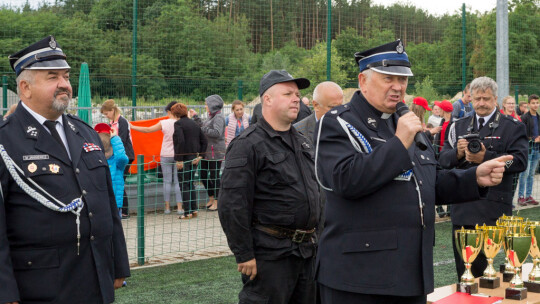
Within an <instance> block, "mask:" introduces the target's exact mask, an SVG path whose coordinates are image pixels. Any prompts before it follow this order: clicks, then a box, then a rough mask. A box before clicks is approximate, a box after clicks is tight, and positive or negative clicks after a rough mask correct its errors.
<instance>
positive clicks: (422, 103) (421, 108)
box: [410, 96, 440, 141]
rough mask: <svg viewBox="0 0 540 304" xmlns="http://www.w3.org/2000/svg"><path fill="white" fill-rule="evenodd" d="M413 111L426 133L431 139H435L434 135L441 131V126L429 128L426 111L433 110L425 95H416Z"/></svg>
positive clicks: (412, 105) (412, 106)
mask: <svg viewBox="0 0 540 304" xmlns="http://www.w3.org/2000/svg"><path fill="white" fill-rule="evenodd" d="M410 109H411V112H413V113H414V114H415V115H416V116H417V117H418V118H419V119H420V121H421V122H422V127H423V128H424V133H425V134H426V136H427V137H428V138H429V140H430V141H432V140H433V136H434V135H435V134H437V133H439V131H440V128H438V127H436V128H428V127H427V126H426V124H425V123H424V121H425V116H426V111H431V108H430V107H429V105H428V102H427V100H426V99H425V98H424V97H420V96H418V97H415V98H414V99H413V103H412V104H411V107H410Z"/></svg>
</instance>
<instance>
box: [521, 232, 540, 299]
mask: <svg viewBox="0 0 540 304" xmlns="http://www.w3.org/2000/svg"><path fill="white" fill-rule="evenodd" d="M525 232H526V233H530V234H531V238H532V241H531V249H530V250H529V254H530V255H531V258H532V260H533V268H532V270H531V272H530V273H529V280H528V281H525V287H527V291H530V292H536V293H538V292H540V265H538V262H540V248H538V239H539V238H540V222H539V221H527V222H526V223H525Z"/></svg>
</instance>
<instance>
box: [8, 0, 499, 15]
mask: <svg viewBox="0 0 540 304" xmlns="http://www.w3.org/2000/svg"><path fill="white" fill-rule="evenodd" d="M29 2H30V5H32V7H37V6H38V5H39V3H43V2H46V3H53V2H54V0H29ZM396 2H401V3H410V4H413V5H415V6H416V7H418V8H422V9H424V10H426V11H428V12H429V13H431V14H433V15H443V14H445V13H449V14H453V13H455V12H456V11H461V5H462V4H463V1H454V0H446V1H440V0H439V1H435V0H372V3H375V4H383V5H385V6H387V5H391V4H393V3H396ZM0 3H1V4H8V5H13V6H16V7H19V6H22V5H24V4H25V3H26V0H1V1H0ZM465 5H466V6H467V10H471V11H473V12H474V11H479V12H482V13H483V12H486V11H489V10H491V9H493V8H495V7H496V6H497V0H467V1H465Z"/></svg>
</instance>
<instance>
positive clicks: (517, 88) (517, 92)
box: [514, 85, 525, 114]
mask: <svg viewBox="0 0 540 304" xmlns="http://www.w3.org/2000/svg"><path fill="white" fill-rule="evenodd" d="M514 94H515V95H516V106H517V105H519V86H518V85H517V86H516V90H515V93H514ZM523 114H525V113H523Z"/></svg>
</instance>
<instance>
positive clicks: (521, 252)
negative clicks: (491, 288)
mask: <svg viewBox="0 0 540 304" xmlns="http://www.w3.org/2000/svg"><path fill="white" fill-rule="evenodd" d="M531 241H532V237H531V235H530V234H525V233H510V234H508V233H507V234H506V236H505V237H504V243H505V253H506V257H507V258H508V261H509V262H510V264H512V266H513V267H514V277H513V278H512V280H511V281H510V287H508V288H506V293H505V298H507V299H512V300H523V299H526V298H527V288H526V287H525V286H524V284H523V281H522V280H521V268H520V267H521V265H523V262H525V259H526V258H527V256H528V255H529V250H530V249H531Z"/></svg>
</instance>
